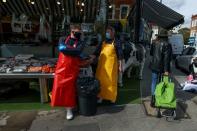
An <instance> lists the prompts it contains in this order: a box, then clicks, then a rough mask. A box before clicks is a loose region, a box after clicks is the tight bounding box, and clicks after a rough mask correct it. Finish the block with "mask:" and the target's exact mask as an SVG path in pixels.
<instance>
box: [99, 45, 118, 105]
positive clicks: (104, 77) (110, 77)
mask: <svg viewBox="0 0 197 131" xmlns="http://www.w3.org/2000/svg"><path fill="white" fill-rule="evenodd" d="M96 78H97V79H98V80H99V81H100V86H101V91H100V93H99V95H98V97H99V98H102V99H105V100H110V101H112V102H115V101H116V96H117V80H118V59H117V55H116V50H115V47H114V42H113V43H112V44H106V43H105V42H103V44H102V49H101V53H100V57H99V61H98V67H97V70H96Z"/></svg>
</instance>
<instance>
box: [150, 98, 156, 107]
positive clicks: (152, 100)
mask: <svg viewBox="0 0 197 131" xmlns="http://www.w3.org/2000/svg"><path fill="white" fill-rule="evenodd" d="M150 106H151V107H153V108H154V107H155V96H154V95H152V97H151V103H150Z"/></svg>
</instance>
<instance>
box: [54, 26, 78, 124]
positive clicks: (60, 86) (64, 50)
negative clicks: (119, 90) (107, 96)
mask: <svg viewBox="0 0 197 131" xmlns="http://www.w3.org/2000/svg"><path fill="white" fill-rule="evenodd" d="M79 40H80V27H78V26H73V27H72V28H71V35H70V36H68V37H67V38H66V40H62V39H60V42H59V50H60V53H59V58H58V62H57V67H56V70H55V77H54V83H53V90H52V98H51V106H63V107H66V108H67V119H68V120H70V119H72V118H73V114H72V108H74V107H75V106H76V81H77V77H78V74H79V70H80V57H79V54H80V53H81V50H82V44H81V43H80V41H79Z"/></svg>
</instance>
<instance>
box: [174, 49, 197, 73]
mask: <svg viewBox="0 0 197 131" xmlns="http://www.w3.org/2000/svg"><path fill="white" fill-rule="evenodd" d="M195 57H197V48H196V47H187V48H186V49H184V50H183V53H182V55H180V56H177V58H176V61H175V66H176V68H180V69H184V70H185V71H187V72H190V66H191V64H192V62H193V59H194V58H195Z"/></svg>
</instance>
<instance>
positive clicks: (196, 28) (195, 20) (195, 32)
mask: <svg viewBox="0 0 197 131" xmlns="http://www.w3.org/2000/svg"><path fill="white" fill-rule="evenodd" d="M190 37H197V14H196V15H192V20H191V33H190Z"/></svg>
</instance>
